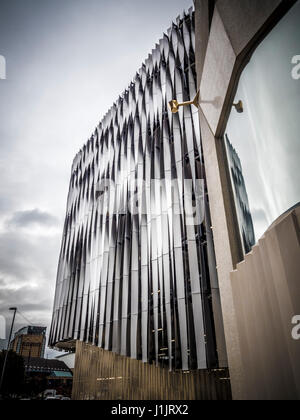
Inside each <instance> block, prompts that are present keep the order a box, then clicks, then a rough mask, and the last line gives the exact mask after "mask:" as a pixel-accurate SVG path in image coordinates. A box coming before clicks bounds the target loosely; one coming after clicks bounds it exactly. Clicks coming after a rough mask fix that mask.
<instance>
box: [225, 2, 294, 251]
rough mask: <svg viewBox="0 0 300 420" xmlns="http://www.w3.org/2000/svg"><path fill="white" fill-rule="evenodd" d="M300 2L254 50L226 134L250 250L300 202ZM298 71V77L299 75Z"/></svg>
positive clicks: (240, 220) (244, 229)
mask: <svg viewBox="0 0 300 420" xmlns="http://www.w3.org/2000/svg"><path fill="white" fill-rule="evenodd" d="M299 22H300V3H299V2H298V3H297V4H296V5H295V6H294V7H293V8H292V9H291V10H290V11H289V12H288V13H287V15H286V16H285V17H284V18H283V19H282V20H281V21H280V22H279V24H278V25H277V26H276V27H275V28H274V29H273V30H272V32H271V33H270V34H269V35H268V36H267V38H266V39H265V40H264V41H263V42H262V44H261V45H260V46H259V47H258V48H257V50H256V51H255V53H254V55H253V57H252V59H251V61H250V63H249V64H248V65H247V67H246V69H245V70H244V72H243V74H242V76H241V79H240V83H239V87H238V91H237V95H236V100H235V103H237V102H238V101H239V100H242V102H243V107H244V111H243V113H238V112H236V110H235V109H234V108H233V110H232V112H231V116H230V119H229V122H228V126H227V131H226V135H225V143H226V146H227V155H228V162H229V167H230V172H231V178H232V181H233V190H234V193H235V199H236V200H235V201H236V207H237V213H238V218H239V222H240V230H241V235H242V237H243V244H244V251H245V252H249V251H250V250H251V248H252V246H253V245H254V244H255V242H256V241H257V240H258V239H260V238H261V237H262V235H263V234H264V233H265V231H266V230H267V229H268V227H269V226H270V225H271V224H272V223H273V222H274V221H275V220H276V219H277V218H278V217H279V216H280V215H281V214H283V213H284V212H285V211H287V210H288V209H290V208H291V207H293V206H294V205H296V204H297V203H298V202H299V201H300V170H299V164H300V137H299V133H300V119H299V110H300V68H299V66H298V69H297V64H298V63H300V57H298V58H299V61H297V56H299V55H300V25H299ZM298 75H299V77H298Z"/></svg>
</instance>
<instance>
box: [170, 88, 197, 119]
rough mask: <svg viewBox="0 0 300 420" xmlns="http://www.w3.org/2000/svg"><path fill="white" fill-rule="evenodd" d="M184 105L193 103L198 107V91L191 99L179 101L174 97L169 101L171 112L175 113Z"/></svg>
mask: <svg viewBox="0 0 300 420" xmlns="http://www.w3.org/2000/svg"><path fill="white" fill-rule="evenodd" d="M186 105H194V106H195V107H196V108H199V92H197V95H196V96H195V98H194V99H193V100H192V101H187V102H181V103H179V102H178V101H177V100H176V99H173V100H172V101H170V102H169V108H170V110H171V112H172V113H173V114H176V113H177V112H178V111H179V108H180V107H181V106H186Z"/></svg>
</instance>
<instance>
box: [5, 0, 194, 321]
mask: <svg viewBox="0 0 300 420" xmlns="http://www.w3.org/2000/svg"><path fill="white" fill-rule="evenodd" d="M192 3H193V2H192V0H151V1H148V0H0V55H2V56H4V57H5V59H6V64H7V70H6V71H7V79H6V80H0V147H1V152H0V171H1V177H0V315H1V314H4V315H7V308H8V307H9V306H11V305H14V306H15V305H17V306H18V308H19V309H20V311H21V312H22V313H23V314H25V316H26V318H28V319H29V320H30V321H31V322H32V323H33V324H39V325H45V326H48V327H49V325H50V321H51V311H52V304H53V296H54V288H55V279H56V269H57V263H58V256H59V249H60V241H61V235H62V228H63V222H64V216H65V207H66V199H67V192H68V183H69V176H70V169H71V163H72V160H73V158H74V156H75V154H76V153H77V152H78V150H79V149H80V148H81V147H82V145H83V143H84V142H86V140H87V139H88V138H89V136H90V135H91V133H92V132H93V130H94V128H95V127H96V125H97V123H98V122H99V121H100V119H101V117H102V116H103V115H104V114H105V113H106V111H107V110H108V108H110V106H111V105H112V104H113V102H114V101H115V100H116V99H117V97H118V95H119V94H120V93H121V92H122V91H123V90H124V89H125V88H126V87H127V85H128V84H129V82H130V80H131V79H132V78H133V76H134V75H135V72H136V70H138V69H139V68H140V66H141V64H142V62H143V61H144V60H145V58H146V57H147V55H148V53H149V52H151V49H152V48H153V47H154V45H155V43H156V42H157V41H158V40H159V38H160V37H161V36H162V34H163V32H164V31H166V30H167V28H168V27H169V26H170V23H171V20H172V19H173V18H176V17H177V16H178V14H179V13H181V12H182V11H183V9H188V8H189V7H190V6H191V5H192ZM8 321H10V318H8ZM16 321H17V322H16V329H17V328H20V327H21V326H23V325H26V324H27V323H26V321H25V320H24V319H22V318H21V317H20V315H19V316H17V320H16ZM8 323H9V322H8Z"/></svg>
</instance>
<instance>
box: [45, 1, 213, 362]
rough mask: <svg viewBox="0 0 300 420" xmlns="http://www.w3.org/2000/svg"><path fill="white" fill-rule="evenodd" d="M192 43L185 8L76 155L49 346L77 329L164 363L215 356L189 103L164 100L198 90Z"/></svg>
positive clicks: (198, 162)
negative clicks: (174, 106) (175, 107)
mask: <svg viewBox="0 0 300 420" xmlns="http://www.w3.org/2000/svg"><path fill="white" fill-rule="evenodd" d="M194 46H195V34H194V12H193V10H192V9H191V10H189V11H188V13H184V14H183V16H182V17H179V18H177V20H176V22H175V23H173V24H172V27H171V28H170V29H169V30H168V33H167V34H164V36H163V38H162V39H161V40H160V41H159V43H158V44H156V46H155V49H154V50H152V53H151V54H150V55H149V57H148V58H147V60H146V61H145V64H143V66H142V68H141V69H140V70H139V71H138V73H137V74H136V76H135V78H134V80H133V82H132V83H131V84H130V86H129V87H128V89H127V90H126V91H125V92H124V93H123V95H122V96H120V97H119V99H118V101H117V102H116V103H115V104H114V105H113V107H112V108H111V109H110V110H109V111H108V113H107V114H106V115H105V117H104V118H103V120H102V121H101V123H100V124H99V126H98V127H97V128H96V130H95V132H94V134H93V135H92V137H91V139H90V140H89V141H88V142H87V144H86V145H85V146H84V147H83V149H82V150H81V151H80V152H79V153H78V154H77V156H76V157H75V160H74V163H73V167H72V176H71V182H70V190H69V196H68V204H67V215H66V221H65V226H64V235H63V240H62V248H61V254H60V260H59V266H58V275H57V285H56V294H55V302H54V311H53V320H52V326H51V333H50V344H52V345H53V346H54V345H56V344H57V343H58V342H63V341H67V340H81V341H84V342H87V343H92V344H95V345H97V346H99V347H101V348H103V349H105V350H109V351H113V352H115V353H118V354H121V355H123V356H128V357H131V358H133V359H138V360H142V361H143V362H155V363H160V364H162V365H166V366H168V367H169V369H170V370H173V369H182V370H189V369H205V368H207V367H214V366H217V351H216V345H215V333H214V325H213V316H212V312H211V311H212V309H211V308H212V304H211V301H210V299H211V290H210V275H211V276H214V279H216V273H215V271H214V268H215V267H213V264H211V263H209V262H208V261H209V260H210V255H208V251H207V241H208V240H209V238H207V234H206V228H208V229H210V226H206V224H205V220H209V215H208V214H205V211H207V204H206V205H204V206H203V209H202V206H201V204H200V203H199V202H198V201H197V200H195V191H196V189H197V186H196V184H197V180H199V179H201V178H203V173H204V171H203V162H202V152H201V141H200V130H199V120H198V114H197V110H196V109H192V107H190V106H189V107H184V108H181V109H180V111H179V113H178V114H172V113H171V112H170V111H169V110H168V107H167V104H168V101H169V100H171V99H172V98H175V97H176V98H177V99H178V100H179V101H184V100H188V99H189V98H193V97H194V96H195V95H196V71H195V51H194ZM152 180H157V181H159V183H153V182H152ZM186 180H191V182H190V184H186V182H185V181H186ZM189 185H191V187H190V186H189ZM99 186H100V187H99ZM133 195H134V200H132V196H133ZM205 200H206V195H205ZM205 209H206V210H205ZM193 211H195V213H196V214H195V215H194V216H193V217H194V219H196V220H197V222H196V223H193V224H190V223H188V219H189V218H190V217H191V216H190V215H191V212H193ZM209 249H210V253H212V252H213V247H212V246H211V244H210V243H209ZM212 261H213V256H212ZM208 267H210V270H211V272H209V268H208Z"/></svg>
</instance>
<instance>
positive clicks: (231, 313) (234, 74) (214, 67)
mask: <svg viewBox="0 0 300 420" xmlns="http://www.w3.org/2000/svg"><path fill="white" fill-rule="evenodd" d="M294 3H295V1H294V0H284V1H282V0H264V1H261V0H243V1H240V0H217V1H216V2H215V8H214V12H213V15H212V18H211V16H210V14H209V12H208V10H211V7H212V4H213V2H212V1H211V0H195V8H196V68H197V72H198V88H199V90H200V101H206V102H205V103H203V102H200V109H199V118H200V127H201V134H202V146H203V153H204V160H205V168H206V178H207V187H208V193H209V202H210V211H211V219H212V228H213V235H214V245H215V252H216V261H217V270H218V278H219V287H220V295H221V304H222V312H223V317H224V328H225V336H226V348H227V355H228V363H229V368H230V377H231V385H232V392H233V398H234V399H242V398H244V397H245V393H244V383H245V381H247V380H248V379H247V373H245V371H244V369H243V357H242V353H241V352H242V349H241V346H240V339H239V328H238V323H237V320H238V317H237V314H236V307H235V304H234V299H233V290H232V284H231V278H230V273H231V271H232V270H234V269H235V268H236V265H237V264H238V263H239V262H240V261H242V259H243V253H242V247H241V242H240V235H239V232H238V223H237V217H236V210H235V208H234V201H233V193H232V188H231V183H230V177H229V172H228V167H227V162H226V155H225V150H224V143H223V135H224V131H225V127H226V124H227V121H228V117H229V114H230V111H231V109H232V103H233V100H234V96H235V93H236V88H237V85H238V81H239V77H240V75H241V73H242V70H243V69H244V67H245V65H246V64H247V62H248V61H249V59H250V58H251V55H252V53H253V52H254V51H255V49H256V47H257V46H258V45H259V43H260V42H261V41H262V40H263V38H264V37H265V36H266V35H267V34H268V33H269V31H270V30H271V29H272V28H273V27H274V26H275V25H276V24H277V23H278V21H279V20H280V19H281V18H282V16H283V15H284V14H285V13H286V12H287V11H288V10H289V8H290V7H291V6H292V5H293V4H294ZM203 49H204V50H203ZM245 375H246V376H245Z"/></svg>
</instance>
